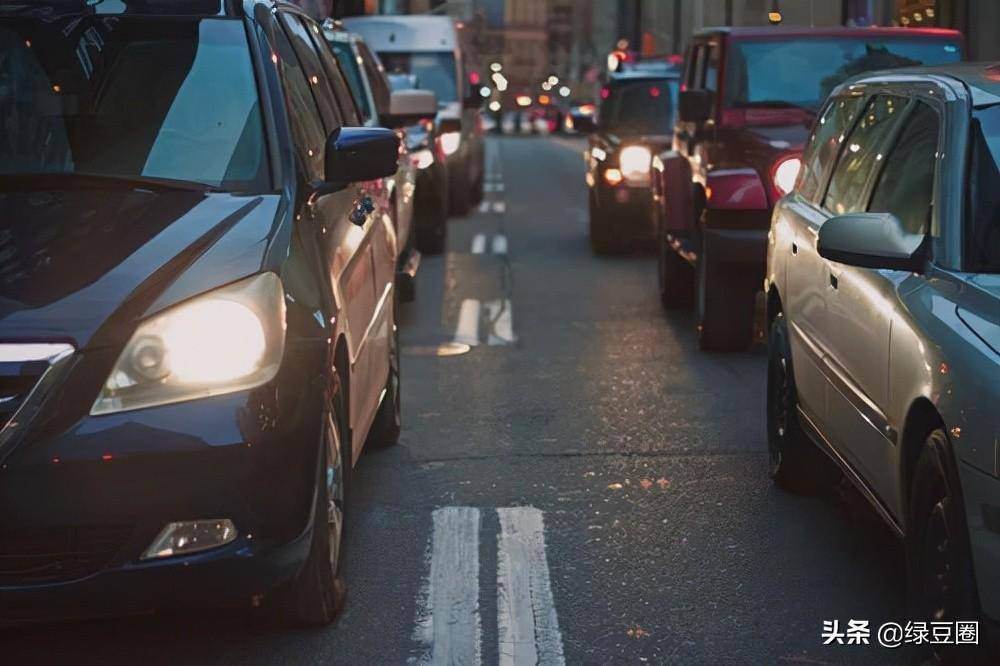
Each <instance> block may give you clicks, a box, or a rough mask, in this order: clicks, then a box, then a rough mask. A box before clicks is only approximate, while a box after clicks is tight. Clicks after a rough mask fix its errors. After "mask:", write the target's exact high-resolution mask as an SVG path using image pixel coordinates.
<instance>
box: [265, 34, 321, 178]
mask: <svg viewBox="0 0 1000 666" xmlns="http://www.w3.org/2000/svg"><path fill="white" fill-rule="evenodd" d="M274 35H275V40H276V43H275V45H274V46H275V47H276V48H275V50H276V52H277V54H278V67H279V71H280V72H281V83H282V85H283V86H284V89H285V102H286V104H287V108H288V122H289V123H290V124H291V127H292V138H293V139H294V142H295V150H296V152H297V153H298V155H299V157H300V158H301V159H302V163H303V165H304V167H305V169H306V174H307V175H308V176H309V177H310V178H317V179H319V178H322V177H323V151H324V147H325V145H326V136H327V135H326V132H325V131H324V128H323V123H322V121H321V120H320V117H319V111H318V109H317V108H316V102H315V101H314V100H313V96H312V90H310V88H311V87H312V86H310V84H309V81H308V80H307V79H306V75H305V73H304V72H303V71H302V67H301V66H300V65H299V61H298V60H297V59H296V57H295V51H294V50H293V49H292V45H291V44H290V43H289V41H288V39H287V38H286V37H285V33H284V31H282V30H280V29H278V30H275V31H274Z"/></svg>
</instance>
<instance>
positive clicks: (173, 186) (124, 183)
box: [0, 171, 225, 192]
mask: <svg viewBox="0 0 1000 666" xmlns="http://www.w3.org/2000/svg"><path fill="white" fill-rule="evenodd" d="M67 186H69V187H73V188H74V189H76V188H87V187H108V186H111V187H114V188H117V189H135V190H154V191H169V192H224V191H225V190H223V189H221V188H219V187H216V186H214V185H208V184H207V183H199V182H197V181H193V180H177V179H174V178H158V177H155V176H124V175H111V174H103V173H83V172H79V171H69V172H39V173H14V174H0V189H11V187H14V188H17V189H31V190H37V189H51V188H55V187H67Z"/></svg>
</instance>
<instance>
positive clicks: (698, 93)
mask: <svg viewBox="0 0 1000 666" xmlns="http://www.w3.org/2000/svg"><path fill="white" fill-rule="evenodd" d="M714 97H715V93H713V92H712V91H711V90H685V91H684V92H682V93H681V94H680V97H679V98H678V99H677V112H678V115H679V116H680V118H681V122H685V123H703V122H705V121H706V120H708V119H709V117H711V115H712V102H713V99H714Z"/></svg>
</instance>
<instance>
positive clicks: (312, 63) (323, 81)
mask: <svg viewBox="0 0 1000 666" xmlns="http://www.w3.org/2000/svg"><path fill="white" fill-rule="evenodd" d="M281 18H282V22H283V23H284V24H285V27H286V28H287V29H288V36H289V39H290V40H291V42H292V47H293V48H294V49H295V53H296V54H297V55H298V57H299V62H300V63H302V68H303V72H304V74H305V75H306V78H307V79H308V80H309V83H310V84H311V87H312V94H313V97H314V98H315V100H316V106H317V107H318V108H319V112H320V116H321V117H322V118H323V124H324V125H325V126H326V132H327V134H329V133H330V132H332V131H333V130H335V129H337V128H338V127H340V126H341V125H342V123H341V121H340V111H339V110H338V109H337V102H336V100H335V99H334V98H333V91H332V90H330V84H329V82H328V81H327V78H326V72H324V71H323V68H322V66H320V64H319V55H318V54H317V53H316V47H315V46H314V45H313V41H312V38H311V37H309V29H308V28H306V26H305V24H303V23H302V21H301V19H300V18H299V17H298V16H295V15H292V14H285V13H282V14H281Z"/></svg>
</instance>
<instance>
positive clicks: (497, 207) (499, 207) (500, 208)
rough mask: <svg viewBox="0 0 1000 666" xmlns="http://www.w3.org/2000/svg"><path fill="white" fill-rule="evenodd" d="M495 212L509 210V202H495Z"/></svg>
mask: <svg viewBox="0 0 1000 666" xmlns="http://www.w3.org/2000/svg"><path fill="white" fill-rule="evenodd" d="M493 212H494V213H505V212H507V204H506V203H505V202H503V201H494V202H493Z"/></svg>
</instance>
